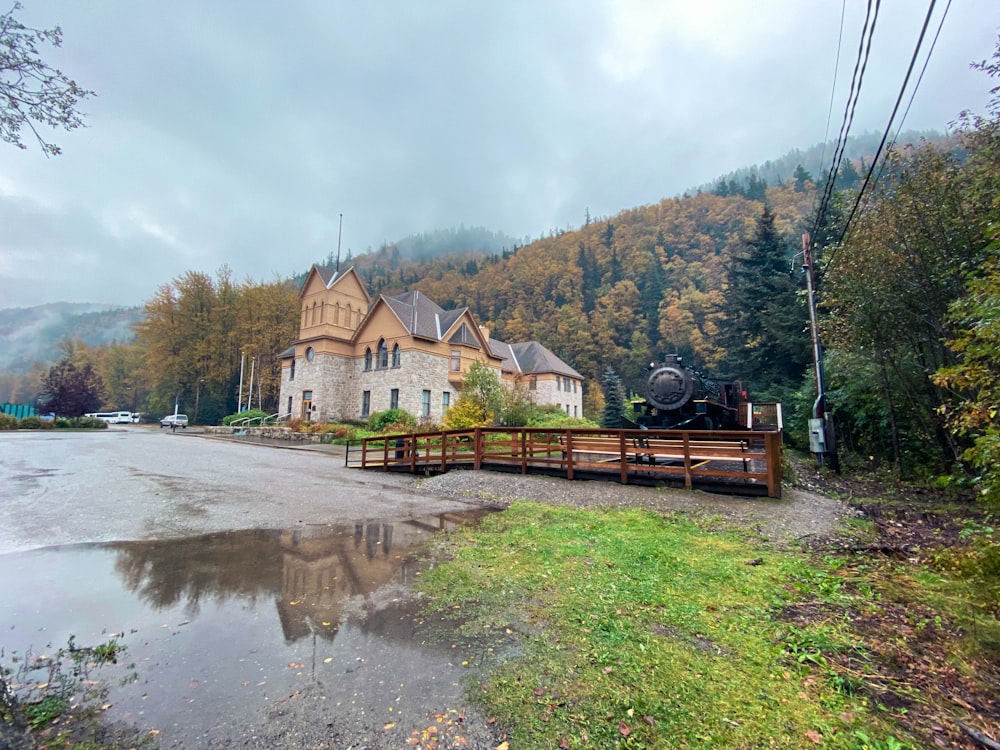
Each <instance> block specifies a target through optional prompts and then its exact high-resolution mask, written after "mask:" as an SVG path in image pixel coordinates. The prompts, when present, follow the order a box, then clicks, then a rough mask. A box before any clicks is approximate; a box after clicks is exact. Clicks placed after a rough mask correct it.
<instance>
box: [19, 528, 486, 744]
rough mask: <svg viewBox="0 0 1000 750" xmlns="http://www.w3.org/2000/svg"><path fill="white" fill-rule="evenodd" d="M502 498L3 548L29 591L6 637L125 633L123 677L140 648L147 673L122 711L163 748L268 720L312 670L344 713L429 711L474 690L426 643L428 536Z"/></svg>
mask: <svg viewBox="0 0 1000 750" xmlns="http://www.w3.org/2000/svg"><path fill="white" fill-rule="evenodd" d="M486 512H487V511H470V512H466V513H451V514H445V515H442V516H435V517H432V518H419V519H406V520H402V521H394V522H391V523H389V522H365V523H358V524H355V525H353V526H308V527H303V528H301V529H297V530H294V531H238V532H228V533H219V534H210V535H205V536H200V537H192V538H186V539H176V540H163V541H146V542H118V543H112V544H103V545H76V546H70V547H57V548H49V549H44V550H36V551H34V552H29V553H20V554H13V555H6V556H0V566H2V568H0V571H2V572H0V601H3V602H7V603H13V605H12V606H9V605H8V606H5V607H4V609H5V610H6V613H5V615H4V619H3V621H2V622H0V627H2V631H0V646H2V647H3V648H4V649H5V650H6V651H7V653H8V654H9V653H11V652H17V653H25V652H26V651H27V650H28V649H29V648H30V649H31V650H32V651H33V652H34V653H36V654H39V653H43V652H45V651H46V650H48V649H52V648H58V647H59V646H61V645H65V643H66V640H67V639H68V637H69V636H70V635H75V636H76V640H77V642H78V643H81V644H85V645H90V644H95V643H99V642H101V641H103V640H106V638H107V636H108V634H110V633H115V632H124V633H125V637H124V643H125V645H126V648H127V651H126V654H125V659H124V663H123V664H122V665H120V667H119V668H118V669H120V671H121V674H120V675H118V676H124V675H125V674H126V673H127V671H128V664H131V663H133V662H134V665H135V671H136V673H137V674H138V679H137V680H136V681H135V682H133V683H130V684H126V685H124V686H117V685H116V686H114V687H113V688H112V695H111V702H112V703H113V704H114V706H113V708H112V710H111V711H110V712H109V713H110V715H111V718H113V719H123V720H127V721H129V722H132V723H135V724H136V725H137V726H139V727H141V728H149V729H152V728H155V729H158V730H160V731H161V732H162V734H161V735H160V737H159V738H158V739H159V741H160V744H161V746H162V747H170V746H180V745H181V744H183V745H184V746H188V747H193V746H205V744H206V743H207V741H208V740H212V741H213V742H216V741H220V740H221V739H222V738H223V737H236V736H240V734H241V733H245V732H248V731H252V729H247V728H246V727H248V726H250V727H252V726H253V725H255V724H261V723H262V722H264V721H265V718H266V712H267V710H268V708H269V707H270V706H272V705H274V701H276V700H287V699H288V696H289V695H293V694H294V693H295V692H296V691H297V690H300V689H301V688H302V687H303V686H304V685H306V684H319V685H320V688H319V691H320V693H321V694H322V700H324V701H328V702H329V703H328V704H327V705H328V706H329V709H330V710H332V711H344V710H350V711H357V710H361V711H368V712H370V713H373V714H374V715H373V717H372V718H373V720H376V719H377V720H378V721H381V720H382V715H381V714H378V713H377V712H379V711H382V712H386V711H390V710H393V707H394V713H393V714H392V718H393V719H394V720H399V719H402V718H404V716H405V714H406V712H407V709H408V708H409V710H410V712H411V713H413V714H414V718H416V719H419V718H422V715H423V713H424V710H425V708H427V707H429V706H430V705H431V703H430V701H432V700H434V699H437V698H438V697H439V698H440V699H443V700H451V698H449V696H450V695H451V696H457V695H459V694H460V688H459V687H458V680H459V677H460V676H461V671H462V670H461V668H460V667H456V666H455V665H452V664H450V663H449V661H448V658H447V657H448V655H447V654H444V658H442V654H440V653H438V654H435V653H432V652H431V651H429V650H428V649H427V648H426V647H423V646H421V645H420V644H417V643H413V638H412V636H413V617H414V609H415V607H414V603H413V601H412V600H411V598H410V597H409V592H408V588H407V587H406V584H407V583H410V582H411V581H412V580H413V578H414V576H415V575H416V572H417V563H416V562H415V561H414V559H413V558H412V556H411V554H412V548H413V547H414V545H416V544H417V543H419V542H421V541H422V540H424V539H426V538H427V537H428V536H429V535H430V534H432V533H435V532H437V531H439V530H447V529H449V528H454V527H455V526H458V525H465V524H470V523H476V522H477V521H478V520H479V519H480V518H481V517H482V516H483V515H484V514H485V513H486ZM112 681H114V680H113V679H112ZM449 691H450V692H449ZM416 714H420V716H416Z"/></svg>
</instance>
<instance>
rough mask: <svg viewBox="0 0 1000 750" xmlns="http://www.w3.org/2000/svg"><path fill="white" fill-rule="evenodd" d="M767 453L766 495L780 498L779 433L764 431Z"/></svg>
mask: <svg viewBox="0 0 1000 750" xmlns="http://www.w3.org/2000/svg"><path fill="white" fill-rule="evenodd" d="M764 435H765V441H766V442H765V446H766V450H765V452H766V453H767V495H768V497H773V498H776V499H779V500H780V499H781V433H780V432H778V431H774V432H765V433H764Z"/></svg>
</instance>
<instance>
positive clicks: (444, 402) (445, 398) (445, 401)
mask: <svg viewBox="0 0 1000 750" xmlns="http://www.w3.org/2000/svg"><path fill="white" fill-rule="evenodd" d="M449 406H451V391H445V392H444V393H442V394H441V412H442V413H444V412H446V411H448V407H449Z"/></svg>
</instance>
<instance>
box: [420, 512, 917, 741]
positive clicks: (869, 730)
mask: <svg viewBox="0 0 1000 750" xmlns="http://www.w3.org/2000/svg"><path fill="white" fill-rule="evenodd" d="M446 544H447V545H448V546H449V549H448V552H449V555H448V557H449V560H448V561H447V562H444V563H442V564H438V565H436V566H435V567H433V568H431V569H429V570H427V571H425V572H424V573H423V574H422V577H421V578H422V584H421V588H422V589H423V591H424V592H425V593H427V594H428V595H429V597H430V601H431V605H430V608H431V610H433V611H435V612H437V613H438V615H439V616H440V615H443V616H445V617H449V618H453V619H455V620H457V621H458V622H459V623H460V625H459V638H458V640H459V641H461V640H462V639H463V638H464V644H465V645H466V646H468V647H469V649H470V651H469V657H468V659H467V661H469V662H470V663H475V660H476V659H477V658H478V656H476V654H478V655H482V654H483V653H484V652H486V651H490V652H493V653H495V654H497V658H496V659H495V660H494V661H492V662H490V663H488V665H487V668H486V669H485V671H484V672H483V673H479V672H478V671H477V672H476V674H475V679H474V684H473V685H472V686H471V687H470V689H471V692H472V694H473V698H474V699H475V700H476V701H478V702H479V703H481V705H482V706H483V707H484V708H485V710H486V711H487V713H488V715H490V716H494V717H496V720H497V722H498V724H499V726H501V727H503V728H504V729H505V731H507V732H508V733H509V736H510V747H511V748H512V750H518V749H520V748H547V747H553V748H618V747H623V748H765V747H776V748H797V747H805V748H809V747H823V748H854V749H856V750H863V749H864V748H870V749H871V750H888V749H889V748H905V747H910V746H915V745H911V744H909V743H906V742H905V741H903V740H901V739H897V738H901V737H902V736H903V733H902V732H901V731H900V729H899V727H897V726H895V725H894V723H893V714H892V712H891V711H887V710H885V709H878V710H876V709H875V708H873V707H872V704H871V703H870V702H869V700H868V699H867V698H865V697H863V693H862V691H860V690H859V687H860V683H861V678H857V679H854V678H853V677H852V669H851V665H852V664H853V665H855V666H859V667H860V666H861V665H862V664H863V663H864V659H865V654H864V653H863V649H861V648H860V647H859V644H858V643H857V642H856V640H855V639H854V638H853V637H852V635H851V631H850V628H849V623H850V619H851V617H850V615H849V614H848V613H849V612H851V611H852V610H857V609H858V608H861V609H864V608H867V607H872V606H876V602H877V599H878V596H877V594H876V593H875V592H874V591H873V590H871V589H866V588H864V587H861V589H859V588H858V587H856V586H851V587H849V588H850V589H851V591H850V593H848V587H845V585H844V581H843V579H842V578H841V576H840V575H839V574H838V572H837V571H836V570H828V569H825V567H824V566H822V565H820V566H819V567H818V568H817V567H815V563H811V562H810V559H809V558H808V557H807V556H806V555H805V554H801V553H798V552H794V551H791V552H788V551H786V552H779V551H775V550H773V549H768V548H762V547H760V546H759V545H757V543H755V542H754V541H752V540H747V539H743V538H741V537H740V536H739V535H737V534H726V533H718V532H709V531H706V530H704V529H702V528H700V527H699V526H698V525H696V524H695V523H694V522H692V521H690V520H685V519H684V518H682V517H680V516H674V517H668V518H663V517H661V516H659V515H656V514H653V513H649V512H643V511H638V510H593V509H588V510H578V509H571V508H563V507H552V506H547V505H539V504H534V503H517V504H515V505H514V506H513V507H511V508H510V509H509V510H508V511H506V512H504V513H497V514H494V515H492V516H489V517H487V518H486V519H485V520H484V522H483V523H482V524H481V525H480V526H478V527H476V528H472V529H466V530H463V531H461V532H460V533H458V534H457V535H455V536H452V537H450V538H449V539H448V540H447V542H446ZM862 589H863V590H862ZM804 608H811V609H813V610H816V611H822V613H823V614H822V615H821V616H819V617H814V618H807V619H803V618H802V617H800V616H798V615H800V614H801V612H802V611H803V609H804ZM838 613H840V614H838ZM487 644H488V645H489V646H490V647H491V648H488V649H487ZM501 654H503V656H501ZM845 665H846V666H845ZM858 672H859V673H861V672H863V670H858Z"/></svg>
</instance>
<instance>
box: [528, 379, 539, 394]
mask: <svg viewBox="0 0 1000 750" xmlns="http://www.w3.org/2000/svg"><path fill="white" fill-rule="evenodd" d="M537 389H538V377H537V376H535V375H532V376H531V377H530V378H528V390H529V391H534V390H537Z"/></svg>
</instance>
